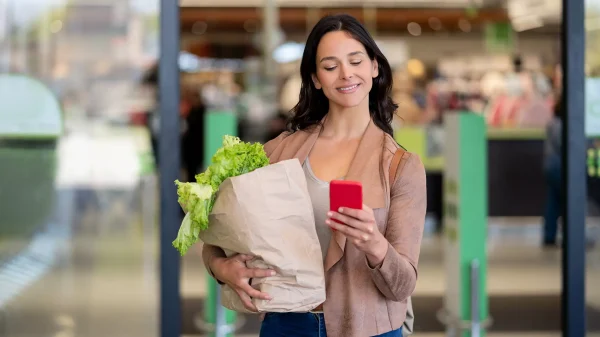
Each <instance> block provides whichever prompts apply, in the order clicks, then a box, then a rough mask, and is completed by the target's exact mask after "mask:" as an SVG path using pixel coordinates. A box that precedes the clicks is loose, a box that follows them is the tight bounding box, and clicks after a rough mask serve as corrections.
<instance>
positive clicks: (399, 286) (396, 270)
mask: <svg viewBox="0 0 600 337" xmlns="http://www.w3.org/2000/svg"><path fill="white" fill-rule="evenodd" d="M367 259H368V258H367ZM367 263H369V261H368V260H367ZM369 268H370V271H371V277H372V279H373V282H374V283H375V285H376V286H377V288H378V289H379V291H381V293H382V294H383V295H384V296H385V297H387V298H389V299H391V300H393V301H403V300H405V299H406V298H408V297H409V296H410V295H411V294H412V293H413V291H414V289H415V286H416V284H417V270H416V268H415V267H414V266H413V265H412V264H411V263H410V262H409V261H408V259H407V258H406V257H404V256H402V255H401V254H400V253H398V252H397V251H396V250H395V249H394V247H393V246H392V245H388V249H387V252H386V255H385V257H384V258H383V260H382V262H381V263H379V264H377V265H376V266H375V267H371V264H370V263H369Z"/></svg>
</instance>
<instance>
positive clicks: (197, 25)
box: [192, 21, 208, 35]
mask: <svg viewBox="0 0 600 337" xmlns="http://www.w3.org/2000/svg"><path fill="white" fill-rule="evenodd" d="M207 28H208V25H207V24H206V22H204V21H197V22H194V25H192V33H194V34H196V35H202V34H204V33H206V29H207Z"/></svg>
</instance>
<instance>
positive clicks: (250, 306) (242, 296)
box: [237, 291, 258, 312]
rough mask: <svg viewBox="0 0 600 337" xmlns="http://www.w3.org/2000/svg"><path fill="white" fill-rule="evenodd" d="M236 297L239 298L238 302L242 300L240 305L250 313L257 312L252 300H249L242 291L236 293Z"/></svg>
mask: <svg viewBox="0 0 600 337" xmlns="http://www.w3.org/2000/svg"><path fill="white" fill-rule="evenodd" d="M237 294H238V296H239V297H240V300H242V303H243V304H244V307H245V308H246V309H248V310H250V311H252V312H258V309H257V308H256V306H255V305H254V304H253V303H252V299H251V298H250V296H248V294H246V293H245V292H243V291H237Z"/></svg>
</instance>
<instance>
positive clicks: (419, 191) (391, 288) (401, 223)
mask: <svg viewBox="0 0 600 337" xmlns="http://www.w3.org/2000/svg"><path fill="white" fill-rule="evenodd" d="M405 160H406V163H405V164H404V165H403V168H402V169H401V171H400V172H399V177H398V178H397V179H396V181H395V183H394V185H393V186H392V188H391V190H392V191H391V202H390V210H389V214H388V223H387V226H386V230H385V237H386V239H387V240H388V250H387V254H386V256H385V257H384V259H383V262H382V263H381V264H379V265H378V266H376V267H375V268H371V267H369V269H370V271H371V276H372V279H373V281H374V282H375V285H376V286H377V288H378V289H379V291H381V292H382V293H383V295H384V296H385V297H387V298H389V299H390V300H393V301H404V300H405V299H407V298H408V297H409V296H411V294H412V293H413V291H414V289H415V286H416V283H417V265H418V261H419V254H420V250H421V241H422V238H423V228H424V226H425V213H426V208H427V189H426V179H425V168H424V166H423V163H422V162H421V160H420V159H419V157H418V156H416V155H414V154H409V155H408V157H407V158H406V159H405ZM367 266H368V263H367Z"/></svg>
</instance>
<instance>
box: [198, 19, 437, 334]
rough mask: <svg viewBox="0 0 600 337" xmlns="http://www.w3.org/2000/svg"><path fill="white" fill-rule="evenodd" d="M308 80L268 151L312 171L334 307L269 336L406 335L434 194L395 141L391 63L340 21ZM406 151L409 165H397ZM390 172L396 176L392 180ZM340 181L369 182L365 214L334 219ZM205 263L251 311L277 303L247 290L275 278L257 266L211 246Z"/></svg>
mask: <svg viewBox="0 0 600 337" xmlns="http://www.w3.org/2000/svg"><path fill="white" fill-rule="evenodd" d="M300 72H301V75H302V88H301V92H300V99H299V102H298V104H297V105H296V107H295V108H294V109H293V110H292V115H293V117H292V119H291V123H290V131H289V132H284V133H283V134H281V135H280V136H279V137H277V138H276V139H274V140H272V141H270V142H269V143H267V144H266V145H265V149H266V151H267V154H268V155H269V158H270V161H271V163H275V162H278V161H282V160H287V159H292V158H297V159H298V160H299V161H300V162H301V163H302V164H303V167H304V171H305V175H306V180H307V183H308V188H309V192H310V194H311V199H312V202H313V208H314V214H315V223H316V226H317V233H318V236H319V241H320V243H321V246H322V251H323V252H324V267H325V271H326V285H327V300H326V301H325V303H323V305H322V306H319V307H318V308H315V309H314V310H313V311H312V312H308V313H267V314H266V316H265V317H264V320H263V322H262V327H261V332H260V336H262V337H271V336H286V337H295V336H306V337H309V336H310V337H312V336H315V337H317V336H320V337H323V336H329V337H353V336H356V337H365V336H388V337H390V336H394V337H395V336H402V325H403V323H404V321H405V318H406V311H407V300H408V298H409V296H410V295H411V294H412V292H413V290H414V288H415V284H416V279H417V263H418V257H419V251H420V244H421V238H422V233H423V226H424V222H425V209H426V188H425V170H424V168H423V165H422V163H421V161H420V160H419V159H418V157H417V156H415V155H411V154H409V153H406V152H405V151H404V150H401V149H399V146H398V144H397V143H396V142H395V141H394V139H393V138H392V136H391V134H392V127H391V123H392V118H393V115H394V112H395V110H396V107H397V106H396V104H394V103H393V101H392V100H391V98H390V94H391V88H392V72H391V69H390V66H389V63H388V61H387V60H386V58H385V57H384V56H383V54H382V53H381V51H380V50H379V48H378V47H377V45H376V44H375V42H374V41H373V39H372V38H371V36H370V35H369V33H368V32H367V31H366V30H365V28H364V27H363V26H362V25H361V24H360V23H359V22H358V21H357V20H356V19H354V18H353V17H351V16H348V15H336V16H328V17H325V18H323V19H321V21H319V23H317V25H316V26H315V27H314V28H313V30H312V32H311V34H310V35H309V37H308V41H307V43H306V47H305V50H304V55H303V58H302V63H301V68H300ZM397 150H398V151H400V152H399V153H400V154H402V156H395V154H396V151H397ZM394 158H397V160H398V161H394V163H392V160H393V159H394ZM396 168H397V171H396ZM390 170H393V171H396V172H397V175H395V176H396V177H397V178H396V179H394V180H393V181H390V179H389V176H388V175H389V174H391V173H390ZM340 178H343V179H347V180H353V181H360V182H361V183H362V185H363V194H364V195H363V200H364V204H365V205H364V207H363V209H361V210H354V209H341V210H339V212H329V194H328V193H329V191H328V186H329V184H328V182H329V181H331V180H333V179H340ZM333 219H337V220H339V221H340V222H342V224H338V223H336V222H334V221H333ZM332 229H334V230H335V231H332ZM203 258H204V263H205V265H206V266H207V268H208V270H209V271H210V272H211V273H212V275H214V277H215V278H216V279H217V280H219V281H220V282H222V283H225V284H227V285H228V286H230V287H231V288H232V289H234V290H236V292H237V293H238V294H239V295H240V297H241V299H242V301H244V303H245V305H246V307H247V308H248V309H250V310H256V308H255V307H254V306H253V305H252V302H251V300H250V299H251V298H253V297H254V298H260V299H269V295H268V294H265V293H262V292H259V291H257V290H255V289H253V288H252V287H250V286H249V284H248V282H249V279H251V278H258V277H268V276H270V274H269V273H270V272H269V271H265V270H252V269H248V268H246V266H245V264H244V261H246V260H247V259H249V258H250V257H248V256H236V257H231V258H226V257H225V254H223V251H222V250H221V249H220V248H217V247H214V246H205V247H204V249H203Z"/></svg>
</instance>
